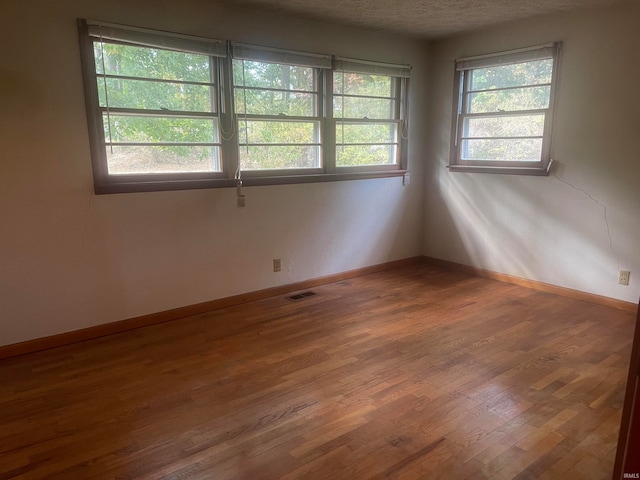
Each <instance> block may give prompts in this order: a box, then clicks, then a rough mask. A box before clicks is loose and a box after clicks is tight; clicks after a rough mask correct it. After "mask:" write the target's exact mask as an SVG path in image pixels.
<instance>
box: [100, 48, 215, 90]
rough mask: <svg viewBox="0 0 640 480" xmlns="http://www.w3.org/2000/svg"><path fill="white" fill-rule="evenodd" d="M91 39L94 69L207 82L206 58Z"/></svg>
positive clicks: (208, 76)
mask: <svg viewBox="0 0 640 480" xmlns="http://www.w3.org/2000/svg"><path fill="white" fill-rule="evenodd" d="M102 45H104V58H103V55H102V52H103V48H102V46H101V44H100V42H94V44H93V51H94V55H95V61H96V72H97V73H104V71H103V63H104V70H106V73H107V74H108V75H124V76H128V77H142V78H159V79H162V80H186V81H191V82H210V81H211V74H210V69H209V57H208V56H206V55H198V54H196V53H183V52H174V51H171V50H162V49H159V48H148V47H133V46H130V45H117V44H112V43H104V44H102Z"/></svg>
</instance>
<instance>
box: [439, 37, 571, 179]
mask: <svg viewBox="0 0 640 480" xmlns="http://www.w3.org/2000/svg"><path fill="white" fill-rule="evenodd" d="M558 48H559V45H558V44H548V45H543V46H540V47H531V48H526V49H521V50H515V51H510V52H503V53H500V54H493V55H482V56H478V57H470V58H463V59H459V60H458V61H457V62H456V87H455V88H456V91H457V92H458V95H457V96H456V100H455V105H454V109H455V110H454V123H455V125H454V128H453V137H452V144H453V145H452V156H451V162H450V165H449V168H450V169H451V170H462V171H480V172H496V173H525V174H540V175H543V174H546V173H547V172H548V167H549V166H550V148H551V147H550V143H551V121H552V113H553V99H554V90H555V84H556V81H555V80H556V72H557V58H558Z"/></svg>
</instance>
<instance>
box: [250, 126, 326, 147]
mask: <svg viewBox="0 0 640 480" xmlns="http://www.w3.org/2000/svg"><path fill="white" fill-rule="evenodd" d="M246 126H248V127H249V128H248V130H246ZM317 126H318V124H317V122H278V121H272V120H249V121H247V122H245V121H244V120H239V121H238V138H239V139H240V144H241V145H245V144H246V143H247V141H248V143H249V144H252V143H285V144H294V145H295V144H297V143H319V140H318V139H317V135H316V131H317Z"/></svg>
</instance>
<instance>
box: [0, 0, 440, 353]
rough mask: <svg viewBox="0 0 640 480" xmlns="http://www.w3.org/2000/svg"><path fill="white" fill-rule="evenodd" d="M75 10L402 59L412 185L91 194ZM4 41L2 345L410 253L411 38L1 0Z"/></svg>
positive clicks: (415, 229)
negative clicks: (407, 80)
mask: <svg viewBox="0 0 640 480" xmlns="http://www.w3.org/2000/svg"><path fill="white" fill-rule="evenodd" d="M77 18H89V19H92V20H100V21H107V22H115V23H123V24H128V25H137V26H144V27H149V28H156V29H161V30H168V31H176V32H182V33H187V34H195V35H202V36H209V37H214V38H222V39H230V40H236V41H241V42H247V43H257V44H262V45H270V46H274V47H282V48H289V49H295V50H306V51H311V52H319V53H329V54H336V55H342V56H348V57H356V58H365V59H372V60H378V61H386V62H397V63H410V64H412V65H413V67H414V68H413V73H412V75H413V79H412V86H411V95H410V109H411V127H410V128H411V131H410V140H409V165H410V168H411V170H412V177H413V178H414V181H412V182H411V183H410V185H407V186H403V185H402V179H401V178H388V179H378V180H358V181H348V182H335V183H320V184H304V185H287V186H269V187H249V188H245V189H244V191H243V193H244V194H245V195H246V202H247V206H246V208H244V209H241V208H238V207H237V206H236V199H235V190H234V189H209V190H191V191H174V192H156V193H134V194H118V195H100V196H96V195H94V193H93V178H92V173H91V161H90V153H89V140H88V134H87V125H86V114H85V109H84V94H83V86H82V78H81V71H80V57H79V47H78V37H77V27H76V19H77ZM0 37H1V39H2V41H1V42H0V59H2V62H0V95H1V99H2V100H1V101H0V167H1V174H0V225H1V226H0V230H1V233H0V271H1V275H0V312H1V313H0V315H1V317H0V345H7V344H12V343H16V342H20V341H25V340H29V339H33V338H39V337H45V336H48V335H53V334H57V333H62V332H67V331H72V330H76V329H80V328H85V327H90V326H93V325H97V324H102V323H107V322H113V321H118V320H122V319H126V318H131V317H135V316H139V315H144V314H149V313H153V312H159V311H163V310H167V309H171V308H176V307H180V306H185V305H190V304H194V303H198V302H204V301H208V300H213V299H216V298H223V297H226V296H230V295H235V294H239V293H244V292H249V291H255V290H259V289H263V288H268V287H271V286H276V285H282V284H288V283H292V282H296V281H301V280H305V279H309V278H315V277H319V276H323V275H328V274H332V273H337V272H342V271H347V270H352V269H357V268H360V267H364V266H368V265H374V264H379V263H384V262H388V261H392V260H397V259H401V258H407V257H412V256H415V255H419V254H420V253H421V242H422V239H421V234H422V230H421V222H422V215H423V213H422V208H423V191H422V188H423V182H422V181H416V180H415V179H422V178H423V165H422V157H421V156H420V155H419V153H421V152H424V150H425V148H426V140H425V138H424V135H422V132H424V131H425V129H426V111H427V108H426V92H427V88H426V80H427V79H426V62H427V58H426V57H425V45H424V44H423V43H422V42H419V41H416V40H410V39H406V38H402V37H398V36H394V35H386V34H379V33H376V32H373V31H368V30H357V29H347V28H343V27H337V26H331V25H323V24H320V23H314V22H310V21H299V20H296V19H292V18H286V17H283V16H281V15H275V14H269V13H265V12H260V11H253V10H251V9H249V8H246V7H245V8H239V7H234V6H233V5H229V4H228V3H227V4H217V3H214V2H210V1H205V0H202V1H199V0H186V1H180V2H175V1H170V0H166V1H137V2H130V1H124V0H116V1H111V2H99V1H97V0H86V1H75V0H60V1H55V2H50V1H34V0H26V1H23V2H11V5H9V4H8V3H6V2H5V3H3V4H2V6H0ZM273 258H281V259H282V271H281V272H279V273H274V272H273V271H272V259H273Z"/></svg>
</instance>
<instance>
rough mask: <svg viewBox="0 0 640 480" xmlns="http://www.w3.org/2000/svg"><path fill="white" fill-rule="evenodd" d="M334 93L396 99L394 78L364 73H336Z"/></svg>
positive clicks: (334, 76) (334, 75)
mask: <svg viewBox="0 0 640 480" xmlns="http://www.w3.org/2000/svg"><path fill="white" fill-rule="evenodd" d="M333 92H334V93H336V94H338V95H341V94H343V93H344V94H347V95H366V96H371V97H394V96H395V95H394V92H393V79H392V77H387V76H382V75H365V74H362V73H343V72H334V74H333Z"/></svg>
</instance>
